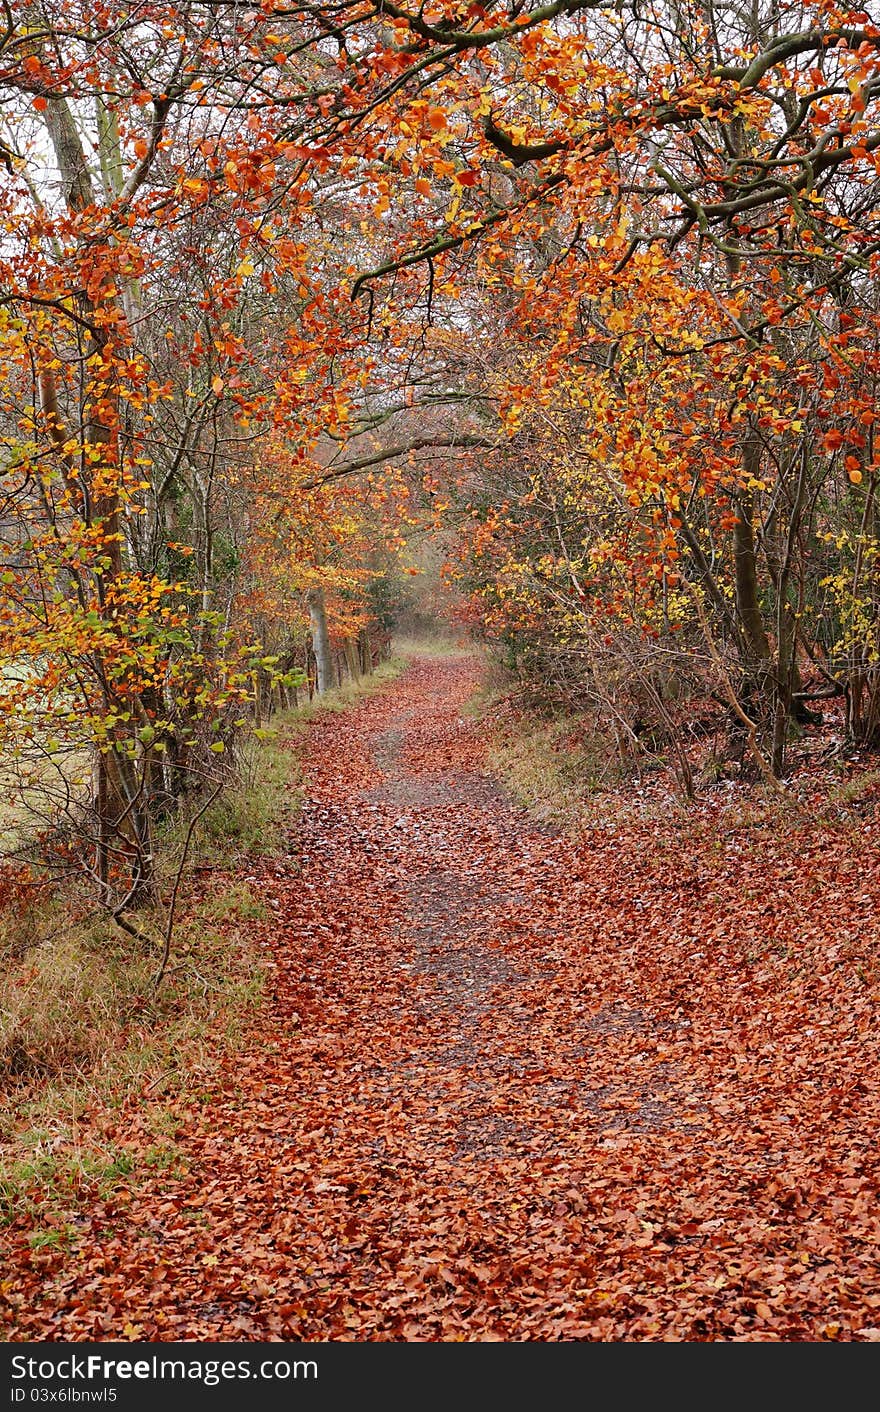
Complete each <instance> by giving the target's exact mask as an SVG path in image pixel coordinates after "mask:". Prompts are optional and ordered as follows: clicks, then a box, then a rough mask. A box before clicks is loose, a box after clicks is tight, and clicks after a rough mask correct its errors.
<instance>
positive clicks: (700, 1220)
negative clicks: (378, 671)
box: [13, 658, 880, 1341]
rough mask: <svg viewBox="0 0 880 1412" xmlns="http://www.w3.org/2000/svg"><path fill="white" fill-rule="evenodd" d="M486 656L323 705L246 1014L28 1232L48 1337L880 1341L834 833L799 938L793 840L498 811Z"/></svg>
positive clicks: (869, 1033) (801, 885)
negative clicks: (260, 988)
mask: <svg viewBox="0 0 880 1412" xmlns="http://www.w3.org/2000/svg"><path fill="white" fill-rule="evenodd" d="M474 673H475V668H474V664H473V663H472V662H470V661H468V660H467V659H455V658H450V659H445V660H436V661H419V662H417V663H415V664H414V665H413V666H412V667H411V668H410V670H409V671H408V673H407V674H406V676H405V678H404V679H403V681H402V682H401V683H400V684H399V686H398V688H397V689H396V690H395V691H393V692H392V693H389V694H387V695H383V696H380V697H376V698H372V699H370V700H368V701H367V702H366V703H365V704H363V705H362V706H360V707H358V708H357V709H356V710H354V711H352V712H349V713H346V714H341V715H330V716H326V717H324V718H321V719H319V720H318V721H317V722H316V723H315V726H314V730H313V738H312V745H311V753H310V763H309V767H308V773H307V792H308V802H307V805H306V808H305V813H304V817H303V821H302V826H301V828H298V830H297V835H296V838H297V842H296V848H297V850H298V853H299V856H298V857H295V858H294V857H291V859H290V863H289V865H287V864H285V863H283V862H282V863H281V864H279V865H278V866H277V867H276V868H274V869H273V870H272V871H271V872H270V874H269V875H268V876H267V877H266V878H265V879H263V885H264V887H265V889H266V892H267V895H268V896H269V899H270V901H271V904H272V907H273V911H274V913H275V916H276V917H277V927H273V928H270V929H267V935H266V942H267V945H271V947H272V950H273V955H274V963H275V986H274V996H273V999H272V1003H271V1006H270V1007H269V1009H268V1010H267V1013H266V1014H265V1016H264V1017H263V1019H262V1021H261V1027H260V1033H259V1034H258V1035H256V1036H255V1037H254V1041H253V1043H252V1044H251V1045H250V1047H249V1048H248V1049H247V1050H246V1052H245V1053H244V1054H242V1055H240V1056H239V1057H238V1058H237V1060H236V1062H235V1064H234V1065H230V1066H228V1067H227V1069H226V1070H225V1072H224V1078H223V1082H222V1083H221V1084H220V1085H219V1086H218V1088H217V1089H216V1091H214V1092H213V1093H212V1094H211V1095H210V1097H209V1099H208V1100H207V1101H206V1103H205V1104H204V1105H203V1106H202V1107H201V1108H199V1109H195V1110H194V1109H189V1110H187V1111H185V1112H182V1113H181V1114H180V1133H179V1138H178V1140H179V1142H180V1143H181V1145H182V1147H183V1150H184V1153H185V1159H186V1164H187V1171H186V1172H185V1173H183V1174H179V1175H177V1176H174V1175H169V1174H157V1175H156V1176H155V1177H153V1178H151V1179H150V1181H148V1182H147V1184H146V1186H145V1187H144V1188H143V1189H141V1188H138V1190H137V1191H136V1192H135V1194H134V1199H133V1200H132V1198H131V1197H130V1196H129V1197H126V1195H125V1194H124V1193H123V1194H122V1196H119V1195H118V1194H117V1195H116V1196H112V1197H110V1198H108V1200H107V1202H106V1203H105V1204H104V1205H103V1206H102V1207H101V1208H100V1209H98V1210H97V1211H96V1212H95V1214H94V1217H93V1221H92V1225H91V1228H90V1229H89V1230H84V1231H83V1237H82V1241H81V1244H80V1247H79V1250H80V1252H81V1253H79V1254H77V1253H74V1254H73V1255H71V1256H70V1257H68V1258H67V1259H66V1260H64V1261H59V1258H58V1257H57V1256H53V1257H49V1256H47V1257H46V1280H45V1299H44V1304H43V1306H42V1308H41V1310H40V1312H39V1316H38V1317H39V1319H40V1322H41V1326H42V1329H43V1334H42V1336H43V1337H50V1338H59V1339H61V1338H90V1337H97V1338H104V1339H106V1338H111V1337H119V1336H120V1334H121V1331H122V1330H123V1329H124V1327H125V1326H126V1325H128V1326H129V1329H131V1328H132V1327H133V1329H134V1332H133V1333H132V1332H129V1333H128V1335H127V1336H129V1337H142V1338H148V1339H172V1338H174V1339H181V1338H190V1339H192V1338H195V1339H240V1338H253V1339H273V1338H284V1339H306V1340H312V1339H327V1338H329V1339H335V1340H339V1339H347V1340H351V1339H354V1340H374V1339H406V1340H410V1341H412V1340H430V1339H444V1340H455V1339H465V1340H467V1339H480V1340H485V1339H502V1340H519V1339H544V1340H557V1339H595V1338H600V1339H639V1340H641V1339H650V1338H664V1337H666V1338H687V1339H706V1338H708V1339H712V1338H728V1339H729V1338H733V1339H736V1338H747V1339H777V1338H783V1339H804V1338H809V1339H814V1338H823V1337H824V1338H829V1337H830V1338H835V1337H843V1338H851V1337H856V1338H869V1339H871V1338H880V1329H878V1327H876V1326H877V1325H880V1275H878V1267H877V1253H878V1242H880V1222H878V1207H877V1191H878V1144H877V1118H878V1101H877V1100H878V1094H877V1078H876V1076H877V1073H878V1065H877V1059H878V1057H880V1056H878V1055H877V1052H876V1051H877V1047H878V1043H877V1034H878V1026H877V1022H876V990H877V987H876V983H875V982H874V981H872V979H871V977H868V979H867V980H866V979H865V974H864V966H862V967H861V974H860V975H858V976H857V975H856V974H855V972H856V971H857V970H859V967H858V966H856V965H855V963H854V962H853V961H852V955H851V951H850V952H848V951H847V950H846V946H845V945H844V944H843V941H842V939H841V936H840V934H839V932H838V931H836V930H835V928H834V926H833V925H832V927H831V931H830V932H829V929H828V923H827V918H826V919H824V920H823V921H822V923H821V924H818V923H817V920H816V915H815V913H816V906H815V902H816V893H815V890H813V884H814V883H816V884H817V886H818V887H819V888H820V890H821V889H822V888H826V890H827V878H826V876H825V874H823V872H822V868H823V867H825V868H826V871H827V867H828V866H830V864H829V863H828V860H827V856H826V855H827V849H826V850H825V853H823V845H822V841H821V840H818V841H816V840H813V843H814V844H815V857H814V858H813V859H812V861H811V858H810V855H809V848H807V846H806V845H804V847H805V848H807V851H806V853H804V851H803V850H801V851H800V853H799V855H798V858H797V862H798V873H797V878H796V879H795V881H790V882H789V883H788V884H787V885H786V908H785V925H786V926H787V927H793V929H794V932H795V933H796V944H797V947H798V950H797V952H796V955H794V956H792V953H791V950H790V948H789V950H787V951H786V950H785V948H782V947H781V943H780V940H779V937H780V935H781V933H780V931H779V925H778V921H779V919H778V918H777V917H776V916H775V914H774V912H773V907H772V904H771V906H770V908H769V911H768V904H767V896H768V894H767V881H766V878H767V873H768V869H772V868H775V867H781V866H783V865H784V863H785V859H784V857H783V854H782V853H780V856H779V858H775V857H768V856H767V854H766V852H765V853H763V854H760V855H759V856H755V857H753V856H751V854H749V852H748V850H745V851H744V850H743V849H742V848H738V849H737V850H734V853H733V854H730V852H729V851H728V850H727V849H726V844H725V842H724V840H721V841H718V840H715V841H713V842H711V844H709V843H706V842H705V840H704V842H703V843H700V844H699V845H698V844H695V845H694V849H693V851H692V852H690V853H688V854H683V853H682V852H681V835H680V833H679V832H678V831H677V826H676V827H673V825H672V824H671V823H670V825H669V827H668V828H665V827H663V826H660V825H657V824H656V823H655V824H646V825H645V826H644V828H642V829H641V830H639V829H635V830H629V831H626V830H623V831H620V830H619V831H616V832H615V831H612V830H609V831H607V832H606V831H597V832H595V833H593V834H592V835H591V836H590V837H589V839H587V840H586V841H585V842H584V843H583V845H578V846H575V845H574V844H573V843H572V842H571V840H566V839H563V838H561V837H555V836H553V835H552V834H550V833H548V832H547V831H545V830H543V829H542V828H541V827H539V826H538V825H536V824H535V822H534V821H532V820H531V819H530V818H529V817H528V816H527V815H526V814H525V813H524V812H523V811H521V810H520V809H518V808H516V807H515V806H514V805H513V804H511V802H510V801H509V800H507V799H506V798H505V796H504V795H503V793H502V792H501V791H500V790H499V788H498V787H497V785H496V784H495V783H493V781H492V780H491V779H490V778H489V777H488V776H487V774H486V773H485V760H484V742H483V736H484V733H485V731H484V728H483V727H481V726H480V725H479V724H478V723H476V722H474V721H473V720H472V719H470V718H468V717H462V715H461V708H462V705H463V703H464V702H465V701H466V699H467V697H468V696H469V694H470V692H471V691H472V689H473V684H474ZM779 846H780V849H783V845H782V844H780V845H779ZM811 846H812V845H811ZM783 851H784V850H783ZM823 860H824V861H823ZM835 878H836V879H837V883H838V886H839V887H841V888H843V889H844V892H845V890H846V888H847V887H853V888H855V889H856V890H858V888H860V887H861V888H862V890H863V895H864V900H865V902H866V903H869V904H870V907H873V904H874V902H875V900H876V896H877V890H876V888H875V887H873V886H869V885H868V884H867V883H865V882H864V880H860V878H859V876H858V875H857V874H856V875H854V876H853V877H848V876H846V875H845V870H844V872H843V873H841V872H840V869H838V871H837V873H835ZM797 879H800V881H798V880H797ZM762 880H763V881H762ZM866 888H867V891H865V889H866ZM864 911H865V909H864V908H863V909H862V912H864ZM867 918H868V923H869V924H870V908H869V909H868V912H867ZM852 935H853V937H854V938H855V941H854V943H853V944H858V942H859V937H860V936H861V933H858V934H856V932H853V934H852ZM866 936H867V933H866ZM786 946H788V943H786ZM834 946H836V947H837V950H836V951H835V950H834ZM810 1020H812V1023H810ZM807 1030H809V1031H810V1032H809V1033H808V1034H807V1033H805V1031H807ZM31 1327H32V1326H31ZM14 1336H15V1335H13V1337H14ZM19 1336H21V1335H19ZM25 1336H34V1335H33V1333H32V1332H31V1334H30V1335H28V1334H27V1333H25ZM123 1336H125V1335H123Z"/></svg>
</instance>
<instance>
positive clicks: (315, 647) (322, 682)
mask: <svg viewBox="0 0 880 1412" xmlns="http://www.w3.org/2000/svg"><path fill="white" fill-rule="evenodd" d="M306 601H307V603H308V608H309V622H310V624H311V629H312V651H313V652H314V654H315V666H316V670H317V678H318V679H317V689H318V695H319V696H323V695H324V693H325V692H326V691H330V689H331V688H332V686H333V685H334V681H333V653H332V652H331V650H330V633H329V630H328V628H327V608H326V604H325V602H324V590H323V589H322V588H313V589H311V590H310V591H309V595H308V598H307V600H306Z"/></svg>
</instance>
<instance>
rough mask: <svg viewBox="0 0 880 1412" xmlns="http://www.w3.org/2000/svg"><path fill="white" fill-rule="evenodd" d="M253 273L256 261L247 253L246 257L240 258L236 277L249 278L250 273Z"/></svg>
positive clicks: (238, 278) (240, 278)
mask: <svg viewBox="0 0 880 1412" xmlns="http://www.w3.org/2000/svg"><path fill="white" fill-rule="evenodd" d="M253 273H254V262H253V260H252V259H251V258H250V256H249V255H245V257H244V259H243V260H240V261H239V263H238V265H237V267H236V271H235V278H236V279H237V280H242V279H247V277H248V275H252V274H253Z"/></svg>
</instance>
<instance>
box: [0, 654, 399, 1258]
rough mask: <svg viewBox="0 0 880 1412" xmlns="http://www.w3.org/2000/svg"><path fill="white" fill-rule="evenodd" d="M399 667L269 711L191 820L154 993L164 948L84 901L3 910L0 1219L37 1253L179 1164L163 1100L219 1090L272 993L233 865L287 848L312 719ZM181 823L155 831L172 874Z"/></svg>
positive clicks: (260, 912)
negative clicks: (228, 1057)
mask: <svg viewBox="0 0 880 1412" xmlns="http://www.w3.org/2000/svg"><path fill="white" fill-rule="evenodd" d="M404 665H405V663H404V662H403V661H402V660H401V659H393V660H392V661H390V662H386V663H383V664H381V665H380V666H379V667H378V668H377V670H376V671H375V672H374V673H373V674H372V676H370V677H367V678H364V679H363V680H362V681H360V682H355V683H346V685H344V686H343V687H342V688H340V689H338V690H336V691H333V692H329V693H327V694H326V695H325V696H324V697H323V698H321V699H320V701H319V700H317V699H315V700H314V701H313V702H311V703H309V704H306V705H303V706H301V707H299V708H298V709H294V710H291V711H288V712H285V713H283V714H281V715H277V716H275V717H274V718H273V720H272V722H271V724H270V726H269V727H268V729H267V730H266V732H265V737H264V739H263V740H262V741H257V740H253V741H252V742H251V743H250V744H249V745H248V746H247V747H246V748H245V749H244V751H243V752H242V754H241V757H240V760H239V765H238V778H237V780H236V782H235V783H234V784H233V785H232V786H231V787H230V788H229V789H227V790H226V791H225V792H224V794H223V795H222V796H221V797H220V798H219V799H218V800H217V801H215V803H214V804H213V805H212V806H211V807H210V809H209V810H208V811H207V812H206V814H205V815H204V816H203V818H202V819H201V820H200V821H199V824H198V826H197V831H196V833H195V836H194V840H193V846H192V847H191V850H190V854H189V860H188V865H187V872H186V876H185V879H184V885H183V890H182V899H181V906H180V909H179V919H178V922H177V925H176V927H175V931H174V936H173V945H172V950H171V958H170V964H169V965H168V967H167V970H166V972H165V974H164V976H163V978H162V983H161V985H160V986H159V987H158V988H157V987H156V985H155V977H156V971H157V962H158V949H159V948H158V944H157V945H155V946H154V945H148V944H145V945H141V944H139V943H138V942H135V941H133V940H132V938H130V937H129V936H126V935H123V934H121V933H120V932H119V931H118V930H117V929H116V928H115V927H114V926H113V924H112V922H111V921H110V920H109V919H108V918H107V917H106V915H104V914H103V913H96V912H94V911H90V910H89V903H88V901H87V899H83V898H77V897H75V896H72V895H70V894H68V895H66V896H64V897H63V898H62V897H61V896H58V895H56V896H54V897H53V896H51V895H48V894H45V893H43V894H41V896H40V897H39V899H37V900H35V902H34V903H33V904H32V905H30V906H26V905H25V906H16V907H14V908H9V909H7V910H6V911H5V912H0V965H2V968H3V979H2V982H0V986H2V990H0V1003H2V1009H0V1080H2V1097H0V1222H3V1221H9V1220H11V1219H15V1218H16V1217H23V1218H24V1219H26V1220H27V1221H28V1224H29V1225H32V1226H33V1239H32V1244H34V1245H35V1247H42V1246H47V1247H48V1246H52V1245H58V1244H63V1243H64V1242H66V1241H67V1240H68V1239H69V1238H70V1237H71V1232H72V1231H74V1230H75V1227H72V1226H71V1225H70V1213H71V1211H72V1210H73V1211H75V1209H76V1205H77V1203H78V1202H81V1201H83V1200H85V1199H89V1200H93V1199H95V1198H96V1196H97V1197H100V1193H101V1192H102V1191H103V1190H104V1189H105V1188H106V1187H107V1184H108V1183H110V1184H111V1185H114V1184H115V1185H118V1184H119V1183H120V1182H121V1181H124V1179H125V1178H126V1176H127V1175H128V1173H129V1172H130V1171H131V1170H132V1168H133V1167H134V1165H135V1164H137V1166H138V1167H143V1166H144V1165H146V1166H148V1167H149V1166H162V1167H172V1166H174V1165H175V1164H176V1163H177V1162H179V1160H180V1156H179V1152H178V1150H177V1147H176V1144H175V1141H174V1129H175V1121H174V1118H173V1114H171V1112H170V1108H169V1105H170V1104H172V1103H173V1100H174V1097H175V1095H178V1094H180V1093H181V1092H183V1091H185V1092H187V1093H190V1094H192V1093H193V1092H197V1091H198V1090H199V1089H201V1088H205V1087H206V1085H207V1087H210V1074H211V1072H212V1071H214V1070H215V1069H216V1066H217V1064H218V1061H219V1060H220V1059H221V1058H222V1056H223V1055H224V1053H229V1052H230V1050H233V1051H234V1050H235V1048H236V1047H237V1045H238V1044H239V1041H240V1037H241V1035H242V1033H243V1031H244V1029H245V1028H246V1027H247V1026H248V1024H249V1023H250V1022H251V1021H252V1019H253V1016H254V1013H255V1011H256V1010H257V1008H258V1007H259V1005H260V1003H261V999H262V996H263V990H264V981H265V974H266V972H265V966H264V962H263V959H262V953H261V950H260V946H259V928H260V925H261V924H262V923H265V922H266V921H267V920H268V909H267V908H266V906H265V904H264V902H263V900H262V898H261V897H260V895H259V892H258V890H257V888H255V886H254V884H253V883H252V881H250V880H244V879H242V878H241V877H240V876H236V873H237V872H239V871H240V869H241V866H242V864H243V863H244V862H246V860H247V859H249V858H250V859H252V860H254V862H256V861H258V860H259V858H261V857H263V858H265V857H271V856H273V855H277V854H278V853H280V852H281V851H282V849H283V848H284V846H285V840H284V835H285V830H286V829H289V828H290V827H291V826H292V824H293V823H294V821H295V815H296V810H297V807H298V802H299V785H300V768H301V758H302V753H303V746H304V742H305V735H306V730H307V726H308V722H309V720H310V719H311V718H312V717H313V716H314V715H315V714H316V713H317V712H319V711H338V710H344V709H346V708H347V707H348V706H349V705H351V704H353V703H355V702H357V701H358V700H360V699H361V698H362V697H364V696H366V695H369V694H370V693H372V692H374V691H377V690H380V689H381V688H382V687H384V686H385V685H387V684H388V682H389V681H391V680H393V678H394V677H396V676H397V675H398V674H399V673H400V671H401V670H402V669H403V666H404ZM186 825H187V820H186V819H183V820H181V821H178V822H177V823H176V824H175V825H174V826H173V827H172V828H169V829H167V830H166V831H165V834H164V836H163V837H162V838H161V839H160V858H159V870H160V872H164V873H165V875H166V877H167V876H171V875H173V871H174V869H175V867H176V860H177V858H178V857H179V850H180V846H181V841H182V838H183V836H184V834H185V831H186ZM151 923H152V925H151ZM141 929H142V931H144V932H145V933H146V932H148V931H149V932H151V933H152V934H155V935H156V936H160V935H161V931H162V918H161V916H159V915H157V916H156V917H155V918H150V917H145V918H142V919H141ZM131 1101H135V1102H139V1103H140V1104H141V1105H142V1106H143V1107H144V1108H145V1110H146V1114H147V1122H148V1126H149V1127H150V1128H152V1130H153V1138H154V1140H152V1139H150V1140H148V1141H146V1142H145V1143H144V1144H142V1145H141V1146H140V1147H139V1148H138V1149H137V1151H136V1152H135V1151H134V1150H131V1151H125V1150H123V1151H121V1150H119V1148H118V1146H117V1145H116V1143H115V1141H114V1140H113V1139H112V1138H109V1137H105V1136H104V1134H105V1132H109V1131H110V1130H111V1128H112V1124H111V1122H110V1121H109V1120H110V1118H111V1117H112V1115H113V1113H114V1112H116V1111H117V1110H118V1109H119V1108H120V1107H122V1106H124V1105H125V1104H127V1103H129V1102H131ZM148 1137H149V1134H148Z"/></svg>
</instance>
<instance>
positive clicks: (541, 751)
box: [471, 693, 623, 828]
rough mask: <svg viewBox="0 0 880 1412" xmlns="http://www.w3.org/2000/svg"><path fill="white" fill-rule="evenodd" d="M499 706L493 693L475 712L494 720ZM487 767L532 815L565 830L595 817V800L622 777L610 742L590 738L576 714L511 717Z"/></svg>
mask: <svg viewBox="0 0 880 1412" xmlns="http://www.w3.org/2000/svg"><path fill="white" fill-rule="evenodd" d="M496 708H497V702H495V703H494V705H493V697H492V695H491V693H490V694H487V695H483V696H482V697H481V698H480V699H478V700H477V701H476V703H475V704H474V706H473V707H472V708H471V709H472V710H474V711H475V713H476V714H478V715H480V716H486V717H490V716H491V715H493V714H495V713H496ZM489 764H490V767H491V768H492V770H493V772H494V773H495V774H496V775H497V776H498V777H499V778H500V779H501V781H502V782H503V784H504V785H505V786H506V788H507V789H508V790H509V792H510V793H511V794H512V795H513V796H514V798H515V799H517V800H518V801H519V803H521V804H523V805H524V806H525V807H526V808H527V809H528V810H529V811H530V813H532V814H534V815H535V817H537V818H539V819H542V820H543V821H545V822H548V823H553V824H555V825H557V826H559V827H561V828H573V827H576V826H577V825H578V824H580V823H583V822H585V821H586V819H587V818H588V816H592V815H594V814H595V812H596V805H597V797H598V796H600V795H602V796H605V795H606V792H607V791H609V790H611V789H613V788H614V786H615V785H617V784H618V783H619V782H620V781H621V779H622V777H623V772H622V769H621V765H620V762H619V761H618V759H617V757H616V755H615V753H614V752H613V750H610V749H609V743H608V741H607V740H606V739H605V738H604V737H601V736H597V735H591V734H590V733H589V732H588V731H587V730H585V727H584V722H583V720H582V719H580V718H579V717H577V716H558V717H553V718H550V719H545V718H541V717H536V716H530V715H523V716H520V717H514V716H512V715H509V716H508V718H507V719H506V720H505V721H504V722H503V724H501V725H499V726H498V727H497V728H496V730H495V732H494V735H493V739H492V744H491V746H490V751H489Z"/></svg>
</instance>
